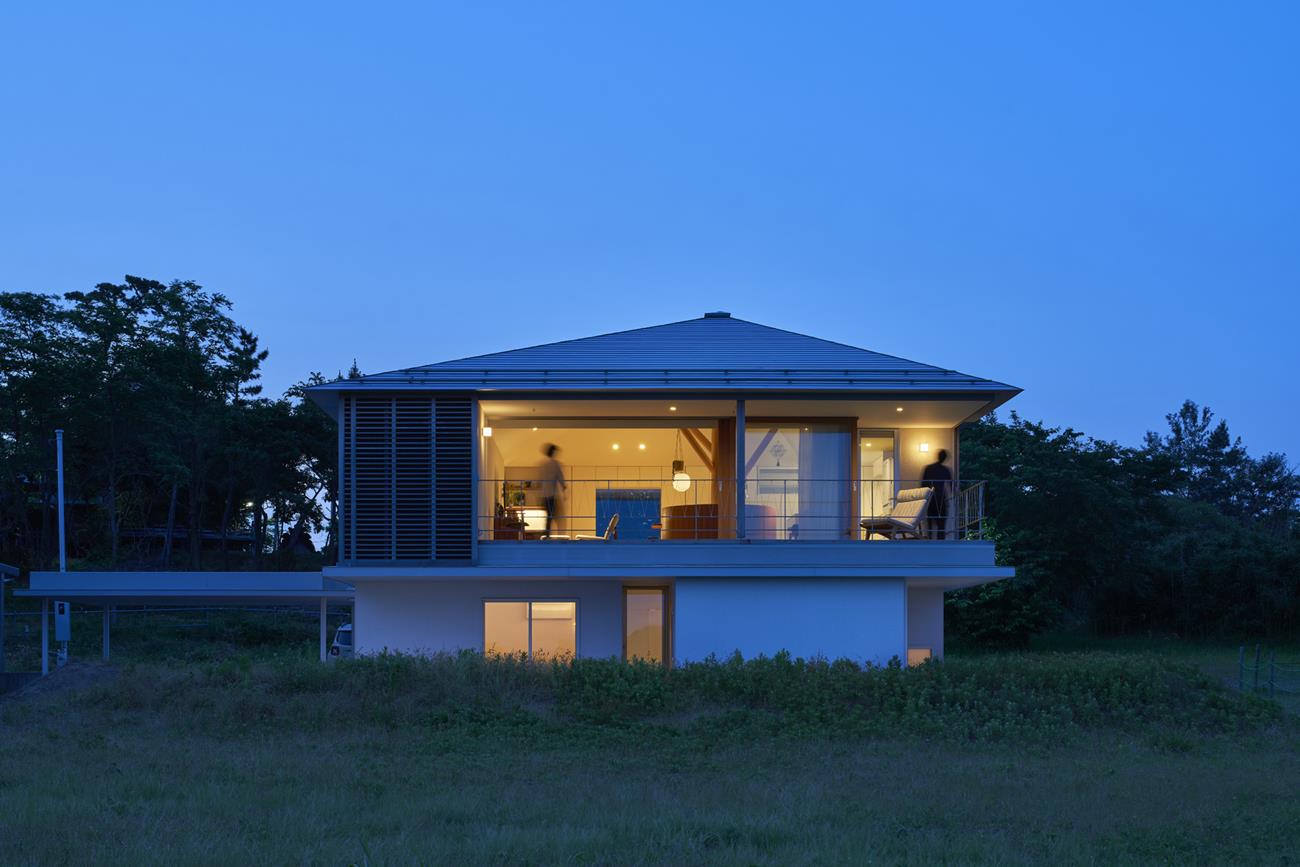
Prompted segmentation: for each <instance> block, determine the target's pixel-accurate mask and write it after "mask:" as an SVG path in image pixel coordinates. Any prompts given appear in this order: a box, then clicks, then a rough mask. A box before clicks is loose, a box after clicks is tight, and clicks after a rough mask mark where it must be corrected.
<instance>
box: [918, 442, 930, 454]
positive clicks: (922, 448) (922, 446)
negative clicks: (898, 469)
mask: <svg viewBox="0 0 1300 867" xmlns="http://www.w3.org/2000/svg"><path fill="white" fill-rule="evenodd" d="M917 449H918V450H919V451H921V452H923V453H924V452H928V451H930V444H929V443H921V444H920V445H919V446H917Z"/></svg>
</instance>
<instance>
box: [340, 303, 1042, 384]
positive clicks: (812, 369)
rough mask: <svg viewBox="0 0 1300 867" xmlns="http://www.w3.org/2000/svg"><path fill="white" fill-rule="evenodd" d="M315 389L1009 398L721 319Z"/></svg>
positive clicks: (892, 361)
mask: <svg viewBox="0 0 1300 867" xmlns="http://www.w3.org/2000/svg"><path fill="white" fill-rule="evenodd" d="M317 388H318V389H320V390H321V391H337V390H349V391H350V390H371V389H393V388H398V389H406V388H420V389H435V390H475V389H495V390H503V389H518V390H534V389H538V390H587V389H660V388H670V389H682V388H690V389H737V388H743V389H782V390H802V389H818V390H823V389H824V390H842V391H936V392H982V393H988V392H1017V391H1019V389H1017V388H1015V387H1014V386H1010V385H1006V384H1005V383H1001V382H996V381H993V380H989V379H984V378H982V377H978V376H971V375H969V374H965V373H959V372H957V371H955V370H946V369H944V368H940V367H934V366H932V365H929V364H921V363H919V362H915V361H909V360H907V359H904V358H897V357H895V356H892V355H884V354H882V353H879V352H872V351H871V350H868V349H859V348H857V347H854V346H847V345H845V344H843V343H835V342H833V341H830V340H822V339H820V338H817V337H809V336H808V335H805V334H797V333H795V332H793V331H785V330H783V329H780V328H772V327H770V326H767V325H759V324H758V323H755V322H747V321H746V320H744V319H736V318H734V317H732V316H730V315H729V314H725V313H710V314H706V315H704V316H702V317H700V318H699V319H687V320H685V321H682V322H672V323H669V324H667V325H655V326H651V327H648V328H636V329H633V330H631V331H618V332H614V333H612V334H601V335H598V336H595V337H583V338H579V339H577V340H563V341H560V342H558V343H547V344H543V345H540V346H530V347H527V348H524V349H512V350H508V351H505V352H494V353H490V354H488V355H476V356H473V357H471V358H460V359H456V360H454V361H444V362H441V363H439V364H428V365H424V366H422V367H410V368H405V369H403V370H394V371H389V372H387V373H377V374H373V375H371V376H365V377H362V378H361V379H354V380H344V381H341V382H335V383H329V384H328V385H323V386H317Z"/></svg>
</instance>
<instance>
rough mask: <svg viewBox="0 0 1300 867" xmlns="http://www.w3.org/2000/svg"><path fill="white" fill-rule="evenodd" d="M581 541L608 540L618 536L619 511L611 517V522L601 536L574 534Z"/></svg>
mask: <svg viewBox="0 0 1300 867" xmlns="http://www.w3.org/2000/svg"><path fill="white" fill-rule="evenodd" d="M573 538H575V539H577V540H578V541H579V542H608V541H609V540H611V539H617V538H618V512H615V513H614V514H613V515H612V516H611V517H610V519H609V524H608V525H606V527H605V532H604V533H603V534H602V535H600V536H574V537H573Z"/></svg>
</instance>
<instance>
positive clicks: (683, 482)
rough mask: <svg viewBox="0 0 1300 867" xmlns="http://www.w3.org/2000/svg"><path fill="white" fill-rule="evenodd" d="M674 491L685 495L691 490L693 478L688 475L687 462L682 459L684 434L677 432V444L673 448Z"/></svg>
mask: <svg viewBox="0 0 1300 867" xmlns="http://www.w3.org/2000/svg"><path fill="white" fill-rule="evenodd" d="M671 472H672V474H673V490H674V491H676V492H677V493H679V494H684V493H686V492H687V491H689V490H690V489H691V477H690V476H688V475H687V474H686V461H685V460H684V459H683V458H682V432H681V431H680V430H678V431H677V444H676V445H675V446H674V447H673V464H672V470H671Z"/></svg>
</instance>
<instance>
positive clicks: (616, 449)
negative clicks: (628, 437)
mask: <svg viewBox="0 0 1300 867" xmlns="http://www.w3.org/2000/svg"><path fill="white" fill-rule="evenodd" d="M614 451H618V443H614Z"/></svg>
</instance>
